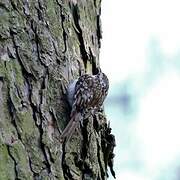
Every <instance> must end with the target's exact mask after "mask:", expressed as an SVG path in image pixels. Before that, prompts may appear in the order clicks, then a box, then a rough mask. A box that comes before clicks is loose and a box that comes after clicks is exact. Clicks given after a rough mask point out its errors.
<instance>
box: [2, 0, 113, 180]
mask: <svg viewBox="0 0 180 180" xmlns="http://www.w3.org/2000/svg"><path fill="white" fill-rule="evenodd" d="M100 2H101V0H88V1H85V0H34V1H33V0H1V2H0V14H1V23H0V26H1V28H0V41H1V45H0V56H1V59H0V179H1V180H6V179H7V180H12V179H17V180H18V179H22V180H25V179H27V180H30V179H38V180H39V179H43V180H44V179H53V180H54V179H60V180H64V179H65V180H67V179H69V180H73V179H75V180H80V179H92V180H95V179H98V180H101V179H102V180H104V179H106V178H107V173H106V170H107V164H108V162H109V160H112V159H113V158H109V157H110V155H109V154H111V155H112V149H113V148H112V147H113V146H111V147H110V148H109V147H108V145H109V143H108V140H107V137H109V136H110V131H109V130H110V128H109V127H108V126H107V123H106V118H105V116H104V114H103V113H102V112H101V113H97V114H95V115H93V116H89V117H86V118H84V120H83V125H82V127H81V131H80V133H78V132H77V131H76V132H75V133H74V134H73V136H72V138H71V139H70V140H69V141H68V142H67V143H66V144H62V143H61V142H60V135H61V132H62V131H63V129H64V128H65V126H66V125H67V123H68V121H69V118H70V117H69V115H70V110H71V109H70V107H69V105H68V103H67V100H66V87H67V85H68V84H69V82H70V81H71V80H73V79H76V78H77V77H79V76H80V75H82V74H84V73H93V69H94V68H95V67H97V66H99V48H100V38H101V29H100ZM80 134H81V135H80ZM112 139H113V138H112ZM110 144H111V143H110ZM109 149H111V150H109Z"/></svg>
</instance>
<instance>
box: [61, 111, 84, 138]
mask: <svg viewBox="0 0 180 180" xmlns="http://www.w3.org/2000/svg"><path fill="white" fill-rule="evenodd" d="M80 119H81V113H76V114H74V115H73V116H71V119H70V121H69V122H68V124H67V126H66V128H65V129H64V130H63V132H62V134H61V141H62V142H64V141H68V140H69V139H70V138H71V137H72V135H73V133H74V131H75V130H76V129H77V127H78V125H79V122H80Z"/></svg>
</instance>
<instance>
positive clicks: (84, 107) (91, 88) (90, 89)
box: [61, 67, 109, 142]
mask: <svg viewBox="0 0 180 180" xmlns="http://www.w3.org/2000/svg"><path fill="white" fill-rule="evenodd" d="M108 89H109V80H108V78H107V76H106V75H105V74H104V73H103V72H102V71H101V69H100V68H99V67H98V68H96V74H94V75H91V74H84V75H82V76H80V77H79V78H78V79H75V80H73V81H72V82H71V83H70V84H69V85H68V87H67V100H68V102H69V105H70V106H71V114H70V121H69V122H68V124H67V126H66V127H65V129H64V130H63V132H62V134H61V141H63V142H64V141H65V140H67V141H68V140H69V139H70V138H71V136H72V134H73V133H74V131H75V130H76V128H77V127H78V125H79V123H80V122H82V120H83V114H84V113H87V112H88V111H91V112H95V111H98V110H99V109H100V108H101V107H102V105H103V102H104V100H105V98H106V96H107V94H108Z"/></svg>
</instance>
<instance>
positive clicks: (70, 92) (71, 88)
mask: <svg viewBox="0 0 180 180" xmlns="http://www.w3.org/2000/svg"><path fill="white" fill-rule="evenodd" d="M76 83H77V79H76V80H74V81H72V82H71V83H70V84H69V85H68V88H67V98H68V102H69V105H70V106H72V104H73V97H74V93H75V86H76Z"/></svg>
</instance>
